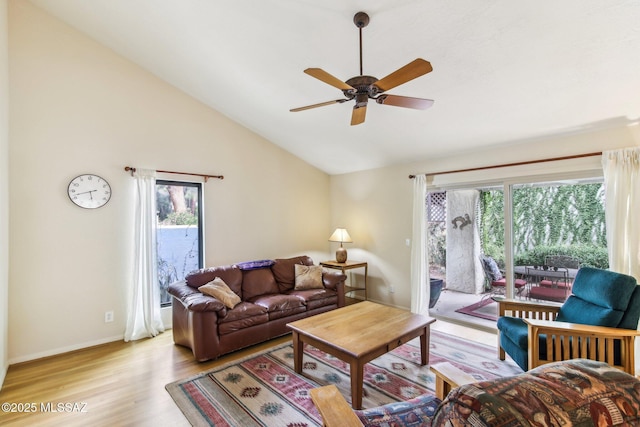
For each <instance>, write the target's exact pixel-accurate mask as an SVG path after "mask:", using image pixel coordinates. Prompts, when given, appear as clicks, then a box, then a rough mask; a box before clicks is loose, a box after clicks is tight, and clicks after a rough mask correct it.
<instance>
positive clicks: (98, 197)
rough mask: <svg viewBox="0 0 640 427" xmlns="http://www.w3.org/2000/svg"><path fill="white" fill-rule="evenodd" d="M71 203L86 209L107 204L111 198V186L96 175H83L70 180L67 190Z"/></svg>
mask: <svg viewBox="0 0 640 427" xmlns="http://www.w3.org/2000/svg"><path fill="white" fill-rule="evenodd" d="M67 192H68V194H69V198H70V199H71V201H72V202H73V203H75V204H76V205H78V206H80V207H81V208H86V209H95V208H99V207H101V206H104V205H106V204H107V202H108V201H109V199H110V198H111V186H110V185H109V183H108V182H107V181H105V180H104V179H102V178H100V177H99V176H98V175H92V174H85V175H80V176H77V177H75V178H73V179H72V180H71V182H70V183H69V188H68V189H67Z"/></svg>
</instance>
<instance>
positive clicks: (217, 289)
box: [198, 277, 240, 308]
mask: <svg viewBox="0 0 640 427" xmlns="http://www.w3.org/2000/svg"><path fill="white" fill-rule="evenodd" d="M198 290H199V291H200V292H202V293H203V294H207V295H210V296H212V297H215V298H217V299H219V300H220V301H221V302H222V303H223V304H224V305H226V306H227V307H229V308H233V307H235V306H236V305H238V304H239V303H240V297H239V296H238V295H236V293H235V292H233V291H232V290H231V289H229V286H227V284H226V283H224V280H222V279H221V278H219V277H216V278H215V279H213V280H212V281H210V282H209V283H207V284H206V285H202V286H200V287H199V288H198Z"/></svg>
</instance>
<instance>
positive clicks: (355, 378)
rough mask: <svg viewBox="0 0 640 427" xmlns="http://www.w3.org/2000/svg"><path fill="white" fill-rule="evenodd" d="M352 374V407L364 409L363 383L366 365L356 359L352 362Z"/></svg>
mask: <svg viewBox="0 0 640 427" xmlns="http://www.w3.org/2000/svg"><path fill="white" fill-rule="evenodd" d="M349 373H350V374H351V407H352V408H353V409H362V383H363V382H364V365H363V364H362V363H361V362H360V361H358V360H354V361H352V362H351V364H350V371H349Z"/></svg>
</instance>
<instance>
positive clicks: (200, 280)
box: [185, 265, 242, 298]
mask: <svg viewBox="0 0 640 427" xmlns="http://www.w3.org/2000/svg"><path fill="white" fill-rule="evenodd" d="M216 277H219V278H221V279H222V280H224V283H226V284H227V286H229V288H230V289H231V290H232V291H233V292H235V294H236V295H238V296H240V298H242V271H240V269H239V268H238V267H236V266H235V265H224V266H221V267H211V268H203V269H201V270H196V271H192V272H191V273H189V274H187V276H186V277H185V281H186V282H187V285H189V286H191V287H192V288H196V289H198V288H199V287H200V286H202V285H205V284H207V283H209V282H211V281H212V280H213V279H215V278H216Z"/></svg>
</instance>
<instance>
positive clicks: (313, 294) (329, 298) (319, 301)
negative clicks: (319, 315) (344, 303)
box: [288, 288, 338, 310]
mask: <svg viewBox="0 0 640 427" xmlns="http://www.w3.org/2000/svg"><path fill="white" fill-rule="evenodd" d="M288 294H289V295H291V296H295V297H296V298H299V299H300V300H301V301H303V302H304V304H305V305H306V306H307V310H313V309H315V308H318V307H324V306H326V305H332V304H338V294H337V292H336V291H334V290H333V289H324V288H323V289H307V290H303V291H296V290H293V291H290V292H288Z"/></svg>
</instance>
